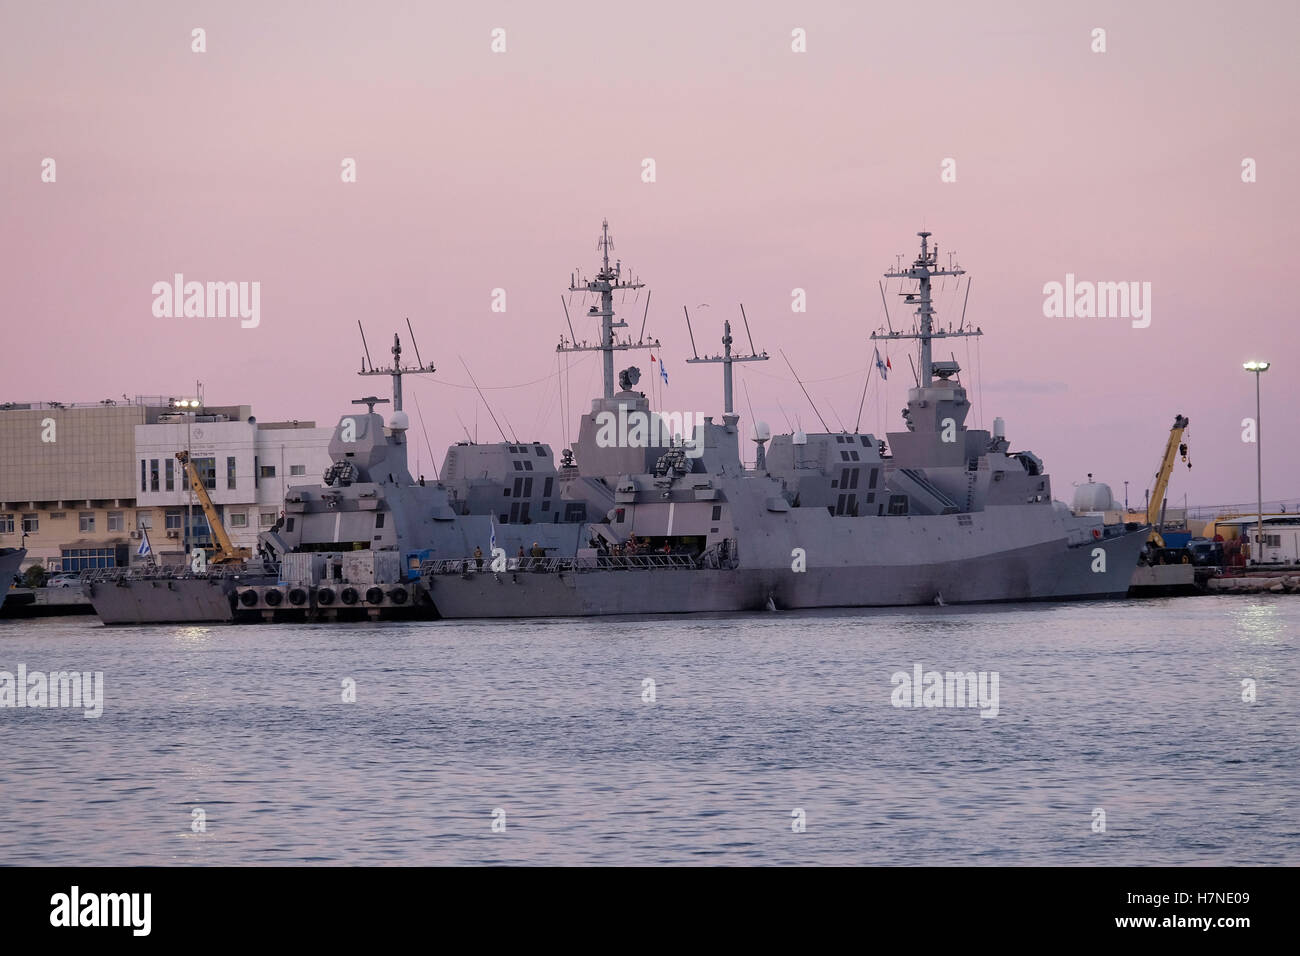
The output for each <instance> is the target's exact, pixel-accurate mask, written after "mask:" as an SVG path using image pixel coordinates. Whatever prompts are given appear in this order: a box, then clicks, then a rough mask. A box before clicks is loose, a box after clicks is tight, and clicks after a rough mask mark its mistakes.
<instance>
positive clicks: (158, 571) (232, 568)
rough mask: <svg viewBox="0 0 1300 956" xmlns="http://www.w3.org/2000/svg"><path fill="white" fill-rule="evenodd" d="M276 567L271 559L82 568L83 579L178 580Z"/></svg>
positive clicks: (269, 570)
mask: <svg viewBox="0 0 1300 956" xmlns="http://www.w3.org/2000/svg"><path fill="white" fill-rule="evenodd" d="M275 573H276V568H275V566H274V565H272V564H268V563H267V562H264V561H263V562H260V563H259V562H256V561H250V562H248V563H246V564H235V565H228V564H214V565H211V566H210V567H209V568H208V569H207V570H206V571H201V572H196V571H192V570H190V567H189V565H184V566H179V567H174V566H166V567H149V566H148V565H140V564H137V565H135V566H134V567H130V568H93V569H91V570H88V571H82V572H81V583H82V584H83V585H85V584H92V583H101V582H110V583H112V582H117V581H121V580H124V579H128V578H129V579H130V580H132V581H177V580H184V579H187V578H202V579H204V580H220V579H223V578H233V577H245V576H248V575H259V576H260V575H265V574H275Z"/></svg>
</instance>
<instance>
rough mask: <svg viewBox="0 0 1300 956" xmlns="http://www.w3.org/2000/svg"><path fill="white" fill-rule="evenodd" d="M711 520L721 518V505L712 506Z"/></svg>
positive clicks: (719, 519)
mask: <svg viewBox="0 0 1300 956" xmlns="http://www.w3.org/2000/svg"><path fill="white" fill-rule="evenodd" d="M713 520H714V521H721V520H722V505H714V506H713Z"/></svg>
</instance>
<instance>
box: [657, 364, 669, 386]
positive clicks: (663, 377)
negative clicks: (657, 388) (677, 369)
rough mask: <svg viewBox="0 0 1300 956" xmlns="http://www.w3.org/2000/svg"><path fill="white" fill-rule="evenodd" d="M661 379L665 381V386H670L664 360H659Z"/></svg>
mask: <svg viewBox="0 0 1300 956" xmlns="http://www.w3.org/2000/svg"><path fill="white" fill-rule="evenodd" d="M659 377H660V378H662V379H663V380H664V384H665V385H667V384H668V369H666V368H664V360H663V359H662V358H661V359H660V360H659Z"/></svg>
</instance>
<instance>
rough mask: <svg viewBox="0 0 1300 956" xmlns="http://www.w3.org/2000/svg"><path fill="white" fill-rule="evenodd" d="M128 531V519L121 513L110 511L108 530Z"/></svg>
mask: <svg viewBox="0 0 1300 956" xmlns="http://www.w3.org/2000/svg"><path fill="white" fill-rule="evenodd" d="M125 529H126V518H125V516H124V515H123V514H122V512H120V511H110V512H109V513H108V530H109V531H124V530H125Z"/></svg>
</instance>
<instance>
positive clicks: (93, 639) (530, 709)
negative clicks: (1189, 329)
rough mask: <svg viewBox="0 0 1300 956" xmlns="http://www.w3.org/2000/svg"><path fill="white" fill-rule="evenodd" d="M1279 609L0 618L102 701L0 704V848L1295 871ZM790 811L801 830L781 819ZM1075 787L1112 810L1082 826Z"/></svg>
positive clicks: (44, 661)
mask: <svg viewBox="0 0 1300 956" xmlns="http://www.w3.org/2000/svg"><path fill="white" fill-rule="evenodd" d="M1298 624H1300V601H1298V600H1297V599H1296V598H1294V597H1287V596H1278V597H1271V596H1244V595H1241V596H1239V595H1225V596H1216V597H1204V598H1183V599H1170V600H1163V601H1151V602H1143V603H1124V602H1110V603H1104V604H1072V605H1011V606H993V607H982V608H960V607H958V608H952V607H949V608H924V609H916V610H908V611H876V612H818V613H809V614H796V613H777V614H761V615H749V616H711V617H703V618H693V619H684V618H659V619H618V620H608V621H536V622H513V623H511V622H503V623H487V622H470V623H434V624H400V625H369V624H362V625H345V626H341V627H335V626H326V625H320V626H302V625H298V626H294V625H275V626H263V627H211V628H208V627H193V628H191V627H156V628H113V629H105V628H102V627H99V626H98V625H96V624H94V623H92V622H90V621H88V620H87V619H85V618H64V619H47V620H43V621H36V622H20V621H5V622H0V670H9V671H13V670H14V669H15V668H16V666H17V664H18V663H19V662H22V663H25V664H26V665H27V667H28V668H29V670H45V671H49V670H62V669H69V670H71V669H76V670H92V671H94V670H102V671H104V673H105V693H106V697H107V700H106V703H105V707H104V715H103V717H101V718H100V719H98V720H85V719H83V718H82V716H81V713H80V712H79V711H58V710H35V709H3V710H0V741H3V744H4V746H3V751H2V752H3V759H0V859H3V860H4V861H5V862H7V863H43V864H55V863H67V864H110V863H118V864H145V863H147V864H159V863H161V864H166V863H205V864H232V863H233V864H268V863H312V862H321V863H324V862H328V863H392V864H423V863H585V862H600V863H633V864H637V863H667V862H687V863H690V862H701V863H716V862H727V863H750V862H752V863H795V862H814V863H835V864H842V863H898V864H911V863H1013V864H1030V863H1047V864H1053V863H1098V864H1159V863H1173V864H1178V863H1201V864H1213V863H1261V862H1270V863H1290V864H1296V863H1300V782H1298V781H1297V775H1296V774H1295V770H1294V768H1295V767H1296V766H1298V765H1300V752H1298V751H1300V743H1298V741H1297V736H1298V728H1300V720H1298V719H1297V718H1298V717H1300V696H1298V695H1297V694H1296V693H1295V691H1294V688H1295V687H1296V686H1297V681H1298V680H1300V666H1298V664H1297V639H1296V634H1297V631H1298V630H1300V628H1298V627H1297V625H1298ZM916 663H920V664H921V665H922V666H923V668H924V669H926V670H931V669H934V670H977V671H978V670H985V671H997V672H998V673H999V675H1000V698H1001V699H1000V713H999V716H998V717H997V718H995V719H992V720H982V719H981V718H980V717H979V715H978V713H977V712H976V711H975V710H938V709H915V710H914V709H896V708H894V707H892V706H891V705H890V695H891V691H892V689H893V687H892V685H891V683H890V676H891V675H892V674H893V673H894V672H895V671H899V670H902V671H910V670H911V669H912V666H913V665H914V664H916ZM647 677H650V678H653V679H654V681H655V691H656V700H655V702H654V703H653V704H647V703H643V701H642V690H643V687H642V681H643V679H644V678H647ZM345 678H351V679H353V680H355V681H356V693H357V700H356V703H354V704H345V703H343V701H342V692H343V686H342V682H343V680H344V679H345ZM1243 678H1253V679H1255V680H1256V681H1257V682H1258V693H1259V699H1258V701H1257V702H1256V703H1254V704H1245V703H1243V702H1242V701H1241V681H1242V679H1243ZM194 807H202V808H203V809H204V811H205V813H206V818H207V832H206V833H201V834H196V833H193V832H192V831H191V828H190V823H191V809H192V808H194ZM498 807H499V808H502V809H503V810H505V811H506V831H505V832H504V833H493V832H492V829H491V824H492V811H493V809H494V808H498ZM796 807H800V808H803V809H804V810H805V811H806V814H807V832H804V833H797V834H796V833H792V832H791V828H790V822H791V811H792V810H793V809H794V808H796ZM1098 807H1100V808H1103V809H1105V811H1106V824H1107V829H1106V832H1105V833H1093V832H1091V824H1092V811H1093V809H1094V808H1098Z"/></svg>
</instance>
